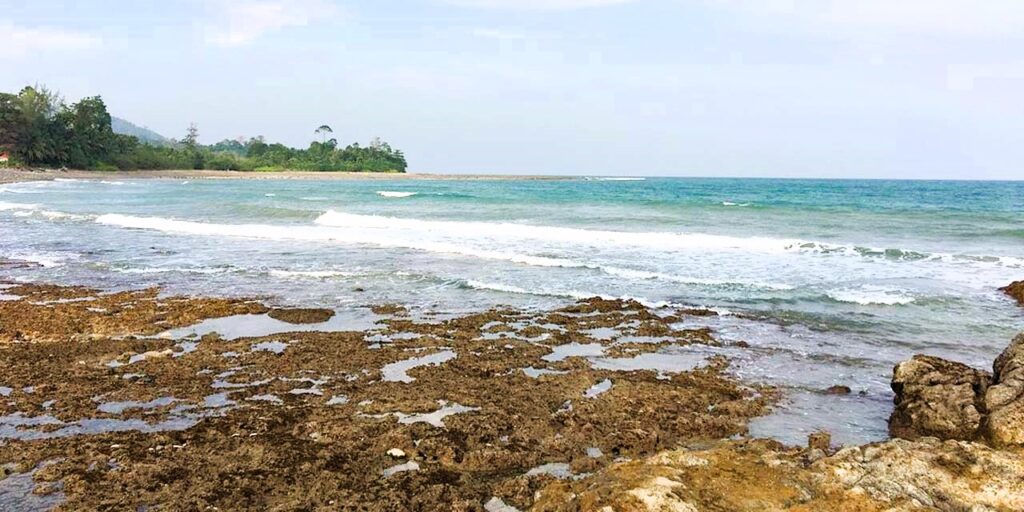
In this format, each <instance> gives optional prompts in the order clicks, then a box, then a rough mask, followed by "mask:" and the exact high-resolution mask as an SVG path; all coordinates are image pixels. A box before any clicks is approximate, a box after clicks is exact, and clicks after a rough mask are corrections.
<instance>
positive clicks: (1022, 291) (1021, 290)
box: [999, 281, 1024, 306]
mask: <svg viewBox="0 0 1024 512" xmlns="http://www.w3.org/2000/svg"><path fill="white" fill-rule="evenodd" d="M999 291H1001V292H1003V293H1005V294H1007V295H1009V296H1010V297H1013V298H1014V299H1015V300H1016V301H1017V303H1018V304H1020V305H1021V306H1024V281H1015V282H1013V283H1010V284H1009V285H1008V286H1005V287H1003V288H1000V289H999Z"/></svg>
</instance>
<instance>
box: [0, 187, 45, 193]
mask: <svg viewBox="0 0 1024 512" xmlns="http://www.w3.org/2000/svg"><path fill="white" fill-rule="evenodd" d="M5 193H6V194H41V193H42V191H41V190H26V189H22V188H12V187H0V194H5Z"/></svg>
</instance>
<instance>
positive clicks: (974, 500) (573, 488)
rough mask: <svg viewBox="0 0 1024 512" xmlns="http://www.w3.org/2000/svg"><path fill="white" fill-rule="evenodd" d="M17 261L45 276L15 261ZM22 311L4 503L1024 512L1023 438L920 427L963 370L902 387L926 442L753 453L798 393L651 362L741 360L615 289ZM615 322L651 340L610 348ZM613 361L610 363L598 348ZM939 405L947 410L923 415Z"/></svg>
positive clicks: (677, 315)
mask: <svg viewBox="0 0 1024 512" xmlns="http://www.w3.org/2000/svg"><path fill="white" fill-rule="evenodd" d="M13 267H19V268H31V267H32V265H31V264H29V263H24V262H18V261H13V260H4V261H0V268H13ZM0 299H2V300H0V316H2V317H3V318H4V320H5V321H4V322H3V323H2V324H0V363H2V364H3V365H4V367H5V368H6V369H7V370H6V371H5V372H4V376H3V377H2V380H0V395H2V396H3V400H2V401H0V467H2V468H3V471H2V472H0V505H3V506H12V507H15V508H17V507H29V506H31V507H35V508H38V509H40V510H45V509H49V508H52V507H58V508H61V509H74V510H77V509H95V508H109V507H115V508H137V507H139V506H146V507H149V506H154V505H155V506H159V507H160V508H162V509H163V508H170V509H178V508H181V509H185V508H208V507H219V508H222V509H224V508H230V509H235V510H263V509H268V508H273V509H288V510H292V509H319V508H328V509H331V508H335V507H338V506H342V508H345V507H350V508H352V507H358V508H359V510H374V511H376V510H381V511H383V510H424V509H436V508H438V507H442V506H451V505H453V504H455V505H458V506H459V507H461V508H460V509H465V510H486V511H488V512H509V511H514V510H544V511H569V510H613V511H662V510H704V509H708V508H709V507H710V508H715V509H722V510H750V511H753V510H763V509H766V508H768V509H777V510H858V511H874V510H891V509H899V510H936V509H937V510H961V509H964V507H968V506H970V505H975V504H983V505H985V506H986V507H987V508H985V510H1016V509H1019V508H1020V507H1021V506H1024V462H1022V461H1024V458H1022V455H1024V452H1022V451H1021V447H1020V446H1014V445H1012V444H1011V445H1001V446H991V445H989V444H987V442H986V441H985V440H984V439H979V438H973V437H972V438H970V439H965V440H958V439H957V438H956V436H946V435H944V432H942V431H935V430H928V428H934V425H941V424H944V421H945V419H944V418H942V417H938V418H936V417H927V418H921V417H919V414H920V413H916V412H914V411H917V410H925V411H928V413H927V414H939V415H941V414H956V413H957V412H956V411H961V410H963V407H962V404H960V403H959V402H957V401H958V400H961V399H962V397H961V396H960V394H958V393H959V392H958V391H957V389H959V387H957V386H956V385H953V386H952V387H944V386H946V383H950V384H955V382H956V380H955V379H956V378H957V376H956V375H952V376H950V377H942V378H939V379H936V375H947V374H948V372H949V371H950V370H948V369H943V368H944V367H942V366H941V365H940V369H938V370H935V371H931V370H929V371H926V372H921V373H920V376H919V377H918V378H919V379H920V380H919V381H918V383H917V384H915V385H919V386H924V387H927V388H928V389H927V390H924V391H911V390H912V387H911V386H910V385H901V389H900V390H898V391H897V395H898V397H899V398H900V399H901V400H902V402H901V405H900V407H901V408H903V416H905V417H906V418H910V419H909V420H907V421H909V422H910V427H912V428H911V429H910V430H908V431H907V432H910V433H911V434H912V435H910V436H909V437H910V438H911V439H910V440H905V439H897V438H893V439H890V440H887V441H883V442H878V443H871V444H867V445H862V446H849V447H840V446H835V445H833V444H832V443H831V442H830V439H829V436H828V434H827V433H819V434H813V435H812V436H811V437H810V439H809V441H808V445H807V446H805V447H785V446H783V445H781V444H780V443H778V442H776V441H771V440H765V439H754V438H751V437H750V436H749V435H748V434H747V433H746V432H747V430H746V425H747V423H748V422H749V421H750V420H751V419H754V418H756V417H759V416H762V415H765V414H767V413H768V412H769V410H770V408H771V407H772V405H773V404H774V403H775V402H776V401H777V400H778V399H779V398H780V397H779V396H778V393H777V392H776V391H775V390H774V389H773V388H770V387H766V386H755V385H751V384H750V383H745V382H743V381H741V380H738V379H737V378H736V377H734V376H730V375H729V374H728V373H727V372H726V370H727V368H728V366H729V361H728V359H727V358H725V357H722V356H717V357H715V358H713V359H712V360H710V361H708V363H707V364H706V365H703V366H701V365H696V366H694V367H693V368H691V369H689V370H680V371H673V372H670V373H662V372H660V371H653V370H649V369H643V367H642V365H641V366H639V367H635V368H633V367H631V366H630V364H629V363H630V361H637V360H642V359H643V358H644V356H645V355H649V354H654V353H656V352H658V351H659V350H661V349H664V348H666V347H669V348H670V347H672V346H691V345H692V346H700V345H706V346H712V347H713V346H721V345H722V343H723V342H721V341H720V340H718V339H716V338H715V337H714V335H713V333H712V332H710V331H708V330H706V329H696V330H693V329H680V328H677V327H674V325H675V324H676V323H678V322H679V321H681V320H683V319H684V318H685V317H686V316H688V315H696V316H704V315H709V314H714V313H713V312H711V311H706V310H671V309H670V310H666V309H664V308H661V309H659V310H652V309H649V308H647V307H644V306H642V305H640V304H638V303H636V302H632V301H628V300H606V299H599V298H592V299H585V300H581V301H578V302H576V303H575V304H572V305H569V306H567V307H564V308H560V309H557V310H552V311H539V312H523V311H517V310H513V309H507V308H500V307H499V308H495V309H491V310H487V311H481V312H478V313H473V314H466V315H463V316H455V317H450V316H445V315H442V316H431V315H430V314H427V315H426V316H422V317H413V316H412V315H411V314H410V313H409V312H408V311H407V310H406V309H405V308H404V307H402V306H400V305H395V304H380V305H367V306H366V307H365V308H364V309H365V316H364V317H363V318H354V317H345V318H340V319H339V318H332V317H333V316H334V315H335V312H334V311H331V310H323V309H295V308H284V309H281V308H275V307H273V306H269V305H266V304H265V303H264V302H261V301H260V300H255V299H245V298H235V299H217V298H203V297H168V296H165V295H163V294H161V293H160V292H159V290H157V289H146V290H135V291H123V292H116V293H109V292H104V291H101V290H94V289H88V288H82V287H68V286H52V285H45V284H25V283H17V282H10V281H7V282H4V284H2V285H0ZM609 329H612V330H620V331H622V332H623V333H624V334H628V335H629V339H630V340H631V341H628V342H613V341H612V340H610V339H608V338H607V337H606V336H600V335H598V334H597V333H598V332H607V331H608V330H609ZM1015 343H1016V344H1017V345H1011V348H1010V349H1007V351H1006V352H1005V353H1004V355H1003V356H1001V357H1000V359H999V360H997V367H996V370H997V373H998V372H999V371H1000V370H1002V371H1003V372H1004V375H1003V376H1002V378H1003V380H1005V381H1006V382H1007V383H1008V384H1007V385H1011V386H1012V385H1015V384H1014V383H1015V382H1016V381H1015V380H1014V379H1015V378H1016V377H1013V376H1012V375H1009V374H1008V373H1006V372H1010V371H1012V372H1016V371H1019V370H1017V368H1018V367H1019V368H1024V365H1020V364H1018V363H1012V362H1011V361H1016V359H1012V358H1013V357H1020V356H1024V336H1022V337H1020V338H1018V341H1016V342H1015ZM735 346H737V347H740V348H742V347H743V345H742V344H741V345H735ZM1015 346H1016V347H1018V348H1014V347H1015ZM597 351H600V353H601V354H603V357H604V358H605V359H604V360H605V361H606V362H607V364H600V365H594V364H593V362H592V361H588V359H585V358H584V357H581V356H585V355H593V354H595V353H596V352H597ZM1015 351H1016V352H1015ZM1018 352H1020V353H1019V354H1018ZM1007 354H1009V355H1007ZM1015 354H1017V355H1015ZM926 359H927V360H928V361H933V360H935V359H936V358H926ZM917 360H918V359H917V358H915V360H913V361H910V362H907V363H903V365H913V364H915V361H917ZM1000 361H1001V363H1000ZM1022 362H1024V361H1022ZM1000 364H1001V365H1002V366H1000ZM903 365H901V366H903ZM946 366H948V367H949V368H952V369H953V370H952V371H967V372H973V370H970V371H969V370H964V369H961V368H960V367H959V366H957V365H956V364H955V363H949V364H947V365H946ZM960 366H962V365H960ZM964 368H966V367H964ZM904 373H906V372H904ZM897 374H900V370H899V369H897ZM970 375H975V373H970ZM978 375H980V374H978ZM999 378H1000V376H999V375H998V374H997V375H996V376H995V378H994V380H993V383H992V384H993V385H995V384H996V383H998V380H999ZM943 379H952V380H943ZM910 380H911V381H913V378H911V379H910ZM894 382H895V381H894ZM936 382H938V384H936ZM894 389H895V385H894ZM982 390H984V387H982ZM915 393H916V394H915ZM921 397H924V398H923V399H924V400H933V401H934V400H939V401H941V402H942V403H940V404H939V405H943V407H937V406H936V404H934V403H933V404H929V405H927V406H925V407H923V408H922V407H918V408H917V409H915V408H914V404H913V403H911V402H913V401H914V400H921V399H922V398H921ZM967 400H968V401H970V400H972V399H971V398H970V397H968V398H967ZM945 401H949V403H951V404H952V406H951V407H950V406H947V405H946V404H945ZM907 404H909V405H907ZM1017 407H1018V408H1019V405H1018V406H1017ZM1010 409H1012V407H1010ZM908 411H909V412H908ZM932 411H938V412H934V413H933V412H932ZM950 411H952V412H950ZM1011 412H1012V411H1011ZM1011 420H1012V417H1011ZM977 421H979V424H980V423H984V420H983V419H978V420H977ZM1010 425H1011V426H1012V421H1011V423H1010ZM1016 432H1017V433H1016V434H1014V435H1018V436H1020V430H1019V428H1018V430H1017V431H1016ZM1011 433H1012V432H1011ZM933 436H938V438H936V437H933ZM754 482H757V483H756V484H755V483H754ZM897 483H898V485H897ZM129 496H130V497H131V498H128V497H129ZM5 500H6V501H5ZM605 507H609V508H605Z"/></svg>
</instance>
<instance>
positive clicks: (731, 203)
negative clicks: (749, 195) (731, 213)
mask: <svg viewBox="0 0 1024 512" xmlns="http://www.w3.org/2000/svg"><path fill="white" fill-rule="evenodd" d="M722 206H741V207H742V206H750V203H734V202H732V201H722Z"/></svg>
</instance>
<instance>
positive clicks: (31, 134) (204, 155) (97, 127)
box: [0, 86, 407, 173]
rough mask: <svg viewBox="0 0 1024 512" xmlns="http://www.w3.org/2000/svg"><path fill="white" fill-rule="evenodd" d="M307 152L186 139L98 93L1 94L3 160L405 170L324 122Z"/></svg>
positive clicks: (396, 155) (393, 155)
mask: <svg viewBox="0 0 1024 512" xmlns="http://www.w3.org/2000/svg"><path fill="white" fill-rule="evenodd" d="M313 132H314V134H315V135H316V136H317V137H318V138H319V139H320V140H318V141H313V142H312V143H311V144H310V145H309V147H308V148H306V149H297V148H291V147H288V146H285V145H284V144H280V143H271V142H267V141H266V140H264V138H263V137H262V136H257V137H251V138H248V139H245V138H239V139H236V140H224V141H221V142H218V143H216V144H212V145H203V144H200V143H199V142H198V138H199V129H198V128H197V126H196V125H195V124H194V123H193V124H191V125H190V126H189V128H188V130H187V132H186V134H185V136H184V137H183V138H182V139H181V140H175V139H171V138H167V137H164V136H162V135H159V134H157V133H155V132H153V131H151V130H148V129H145V128H140V127H138V126H135V125H133V124H132V123H130V122H127V121H124V120H122V119H117V118H114V117H112V116H111V115H110V113H109V112H108V111H107V106H106V104H105V103H104V102H103V99H102V98H101V97H99V96H92V97H88V98H84V99H82V100H80V101H79V102H77V103H72V104H67V103H65V102H64V100H63V99H62V98H61V96H60V95H59V94H58V93H56V92H54V91H50V90H49V89H47V88H46V87H42V86H35V87H25V88H24V89H22V90H21V91H20V92H18V93H17V94H9V93H0V155H2V156H3V158H0V161H2V162H3V163H2V164H0V165H6V166H8V167H50V168H55V167H56V168H72V169H86V170H98V171H119V170H120V171H124V170H168V169H193V170H220V171H263V172H269V171H286V170H287V171H309V172H373V173H404V172H405V171H406V168H407V163H406V160H405V155H404V154H403V153H402V151H401V150H397V149H394V148H392V147H391V146H390V145H389V144H388V143H387V142H384V141H382V140H381V139H379V138H374V139H373V140H372V141H371V142H370V143H369V145H368V146H365V147H364V146H360V145H359V144H358V143H353V144H349V145H348V146H345V147H344V148H342V147H339V145H338V141H337V139H335V138H333V137H332V135H333V130H332V129H331V127H330V126H328V125H326V124H324V125H321V126H319V127H318V128H316V129H315V130H314V131H313Z"/></svg>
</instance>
